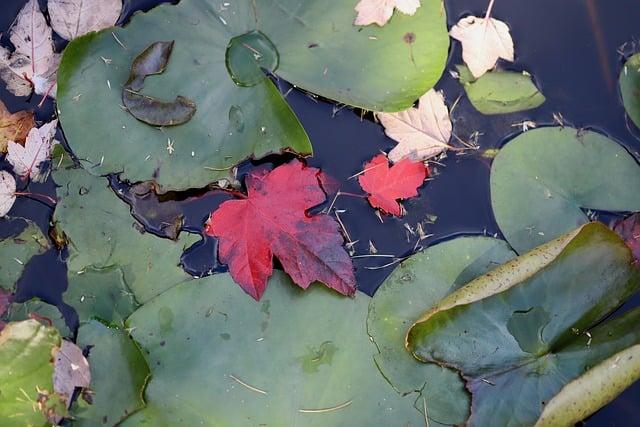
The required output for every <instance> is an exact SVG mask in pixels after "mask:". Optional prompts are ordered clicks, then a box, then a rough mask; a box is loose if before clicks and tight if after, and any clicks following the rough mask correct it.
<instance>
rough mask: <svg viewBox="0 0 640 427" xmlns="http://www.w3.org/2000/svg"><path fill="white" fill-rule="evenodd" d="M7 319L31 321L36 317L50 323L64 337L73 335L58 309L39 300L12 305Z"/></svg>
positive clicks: (34, 299)
mask: <svg viewBox="0 0 640 427" xmlns="http://www.w3.org/2000/svg"><path fill="white" fill-rule="evenodd" d="M6 317H7V319H9V321H11V322H19V321H22V320H29V319H31V318H34V317H35V318H36V320H38V319H41V320H43V321H50V322H51V324H52V325H53V327H54V328H56V329H57V330H58V331H59V332H60V334H61V335H62V336H63V337H70V336H71V335H72V334H71V330H70V329H69V327H68V326H67V323H66V322H65V320H64V317H62V313H61V312H60V310H59V309H58V307H56V306H55V305H51V304H47V303H46V302H44V301H41V300H40V299H38V298H33V299H31V300H29V301H26V302H24V303H13V304H11V305H10V306H9V309H8V310H7V314H6Z"/></svg>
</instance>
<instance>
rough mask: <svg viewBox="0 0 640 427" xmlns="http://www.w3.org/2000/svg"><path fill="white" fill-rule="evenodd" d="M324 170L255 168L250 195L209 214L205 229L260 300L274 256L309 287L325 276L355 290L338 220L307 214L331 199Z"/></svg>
mask: <svg viewBox="0 0 640 427" xmlns="http://www.w3.org/2000/svg"><path fill="white" fill-rule="evenodd" d="M423 167H424V166H423ZM319 174H320V170H318V169H316V168H311V167H306V166H305V165H304V164H303V163H302V162H300V161H298V160H294V161H292V162H290V163H287V164H285V165H282V166H279V167H277V168H275V169H274V170H273V171H271V172H267V171H264V170H258V171H255V172H253V173H250V174H249V175H248V176H247V178H245V185H246V187H247V197H246V198H245V199H242V200H229V201H226V202H224V203H222V204H221V205H220V207H219V208H218V209H217V210H216V211H214V212H213V213H212V214H211V216H210V217H209V219H208V220H207V223H206V224H205V233H206V234H208V235H209V236H214V237H218V239H219V247H218V251H219V257H220V261H221V262H222V263H224V264H228V265H229V270H230V273H231V276H232V277H233V279H234V280H235V281H236V282H237V283H238V284H239V285H240V287H241V288H242V289H244V291H245V292H246V293H248V294H249V295H251V296H252V297H253V298H255V299H256V300H260V298H261V297H262V294H263V293H264V290H265V288H266V286H267V279H268V278H269V276H271V273H272V272H273V257H274V256H275V257H276V258H278V261H280V263H281V264H282V266H283V268H284V271H286V272H287V273H288V274H289V275H290V276H291V278H292V279H293V281H294V283H296V284H297V285H298V286H300V287H301V288H303V289H307V287H309V285H310V284H311V283H313V282H315V281H319V282H322V283H323V284H325V285H326V286H328V287H330V288H332V289H335V290H336V291H338V292H340V293H341V294H344V295H353V294H354V293H355V291H356V279H355V276H354V273H353V265H352V263H351V259H350V258H349V255H348V254H347V252H346V250H345V249H344V247H343V245H344V238H343V237H342V235H341V234H340V230H339V228H338V223H337V222H336V221H335V220H334V219H333V218H331V217H329V216H328V215H325V214H320V215H312V216H311V215H308V214H307V211H308V210H309V209H311V208H313V207H315V206H317V205H319V204H320V203H322V202H324V201H325V200H326V194H325V193H324V191H323V190H322V188H321V187H320V181H319V178H318V175H319Z"/></svg>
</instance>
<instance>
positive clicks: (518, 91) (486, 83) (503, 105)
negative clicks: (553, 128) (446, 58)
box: [458, 65, 545, 114]
mask: <svg viewBox="0 0 640 427" xmlns="http://www.w3.org/2000/svg"><path fill="white" fill-rule="evenodd" d="M458 72H459V74H460V83H461V84H462V85H463V86H464V90H465V92H466V93H467V97H469V101H471V104H472V105H473V106H474V107H475V109H476V110H478V111H480V112H481V113H482V114H508V113H515V112H518V111H525V110H530V109H533V108H537V107H539V106H541V105H542V104H543V103H544V102H545V97H544V95H543V94H542V93H541V92H540V91H539V90H538V88H537V87H536V85H535V84H534V83H533V81H532V80H531V76H530V75H529V74H528V73H526V72H522V73H518V72H515V71H490V72H488V73H486V74H484V75H483V76H482V77H480V78H479V79H477V80H475V79H473V78H471V79H469V77H471V74H470V73H469V71H468V69H467V68H466V67H464V66H462V65H459V66H458Z"/></svg>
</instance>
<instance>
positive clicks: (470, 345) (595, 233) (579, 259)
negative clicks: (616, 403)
mask: <svg viewBox="0 0 640 427" xmlns="http://www.w3.org/2000/svg"><path fill="white" fill-rule="evenodd" d="M639 288H640V272H639V271H638V269H637V267H636V266H635V265H634V264H633V258H632V256H631V252H630V250H629V249H628V248H627V247H626V245H625V244H624V243H623V242H622V240H621V239H620V238H619V237H618V236H617V235H616V234H615V233H613V232H612V231H610V230H609V229H607V228H606V227H605V226H604V225H603V224H601V223H590V224H587V225H584V226H582V227H580V228H578V229H577V230H575V231H573V232H571V233H569V234H566V235H564V236H562V237H560V238H558V239H557V240H554V241H552V242H549V243H548V244H546V245H543V246H541V247H539V248H536V249H535V250H533V251H531V252H529V253H527V254H525V255H523V256H520V257H519V258H516V259H514V260H512V261H510V262H507V263H506V264H504V265H502V266H500V267H498V268H497V269H495V270H493V271H491V272H490V273H487V274H486V275H484V276H481V277H479V278H477V279H475V280H473V281H471V282H470V283H468V284H467V285H466V286H464V287H462V288H460V289H459V290H458V291H456V292H455V293H453V294H451V295H449V296H448V297H446V298H445V299H444V300H442V301H440V302H439V303H438V304H437V305H436V306H435V307H433V308H431V309H429V310H428V311H426V312H425V313H424V314H423V316H422V317H421V318H420V319H419V320H418V321H417V322H416V323H415V324H414V325H413V326H412V327H411V329H410V330H409V333H408V335H407V346H408V348H409V350H411V351H412V352H413V354H414V355H415V356H416V357H417V358H419V359H420V360H423V361H427V362H435V363H438V364H441V365H447V366H451V367H455V368H456V369H458V370H460V372H461V374H462V375H463V377H464V379H465V381H466V382H467V388H468V389H469V390H470V391H471V393H472V404H471V415H470V417H469V419H468V420H467V424H468V425H470V426H484V425H496V424H501V423H502V420H510V421H509V422H510V424H511V425H514V426H526V425H532V424H534V423H535V422H536V420H537V419H538V417H539V416H540V414H541V412H542V410H543V409H544V407H545V405H546V404H547V403H548V402H549V401H550V399H552V398H553V397H554V396H555V395H557V394H558V393H559V392H560V391H561V389H562V387H563V386H565V385H566V384H567V383H569V382H570V381H571V380H574V379H576V378H579V377H580V376H581V375H583V374H584V373H585V372H587V375H588V372H589V371H588V370H589V368H590V367H593V366H594V365H597V364H599V363H600V362H602V361H604V360H605V359H607V358H609V357H610V356H612V355H614V354H616V353H618V352H620V351H622V350H624V349H625V348H627V347H629V346H632V345H636V344H638V343H639V342H640V333H639V332H638V328H637V322H638V320H640V310H638V309H636V310H632V311H630V312H627V313H626V314H623V315H621V316H619V317H616V318H613V319H612V320H608V321H605V322H602V320H603V319H605V318H606V317H607V316H608V315H609V314H611V313H612V312H613V311H614V310H615V309H616V308H617V307H618V306H619V305H620V304H621V303H623V302H624V301H625V300H627V299H628V298H629V297H630V296H632V295H633V294H634V293H635V292H637V291H638V289H639ZM567 301H571V304H567V303H566V302H567ZM618 375H621V377H620V378H619V379H622V378H626V377H627V376H628V375H629V374H628V372H627V371H625V370H620V371H616V372H611V371H609V372H608V373H606V374H605V376H606V377H608V378H609V379H611V381H610V382H609V385H608V387H606V388H602V389H598V390H594V389H593V388H590V389H591V390H593V391H594V393H595V396H593V399H592V400H599V399H600V397H602V396H605V395H606V396H609V392H610V391H611V390H616V392H619V387H618V386H616V385H615V383H616V378H617V376H618ZM635 376H636V377H637V373H636V374H635ZM598 377H601V376H600V375H596V378H594V379H584V381H586V382H587V385H589V383H590V382H591V381H593V380H597V378H598ZM625 381H628V379H626V380H625ZM600 401H602V400H600ZM605 401H606V400H605ZM565 403H567V404H569V405H568V407H572V406H576V405H577V406H583V405H584V406H586V405H590V404H591V403H592V402H591V401H590V399H588V398H585V399H583V400H582V401H579V402H576V401H571V400H569V401H567V402H565ZM563 408H564V406H563ZM598 408H599V406H596V407H594V406H593V405H592V406H591V409H590V410H589V411H588V412H587V414H589V413H591V412H593V411H594V410H596V409H598ZM560 413H561V416H562V417H565V416H566V417H571V415H569V414H570V412H567V411H566V410H563V411H560ZM569 419H571V418H569ZM566 424H567V423H565V422H556V424H555V425H566Z"/></svg>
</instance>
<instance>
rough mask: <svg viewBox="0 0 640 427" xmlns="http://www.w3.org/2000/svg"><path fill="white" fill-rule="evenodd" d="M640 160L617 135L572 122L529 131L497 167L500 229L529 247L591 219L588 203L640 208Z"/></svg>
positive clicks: (521, 247)
mask: <svg viewBox="0 0 640 427" xmlns="http://www.w3.org/2000/svg"><path fill="white" fill-rule="evenodd" d="M636 188H640V166H639V165H638V163H637V162H636V160H635V159H634V158H633V157H632V156H631V155H630V154H629V153H628V152H627V151H626V150H625V149H624V148H623V147H622V146H620V145H619V144H618V143H616V142H615V141H613V140H611V139H609V138H607V137H605V136H603V135H601V134H598V133H596V132H592V131H584V130H583V131H578V130H576V129H572V128H568V127H549V128H538V129H534V130H531V131H528V132H525V133H523V134H521V135H519V136H518V137H516V138H515V139H514V140H512V141H511V142H509V143H508V144H507V145H506V146H505V147H504V148H502V149H501V150H500V152H499V153H498V155H497V156H496V158H495V160H494V161H493V165H492V167H491V205H492V207H493V213H494V215H495V218H496V221H497V223H498V226H499V227H500V231H501V232H502V234H503V235H504V236H505V238H506V239H507V241H508V242H509V243H510V244H511V246H512V247H513V248H514V249H515V250H516V251H517V252H518V253H523V252H526V251H527V250H529V249H532V248H534V247H536V246H539V245H541V244H543V243H545V242H548V241H549V240H551V239H553V238H555V237H557V236H559V235H561V234H563V233H565V232H567V231H570V230H573V229H574V228H575V227H577V226H579V225H581V224H584V223H586V222H588V221H589V217H588V215H587V213H586V212H585V211H586V210H587V209H595V210H603V211H616V212H619V211H622V212H624V211H640V192H639V191H634V190H632V189H636Z"/></svg>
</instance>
